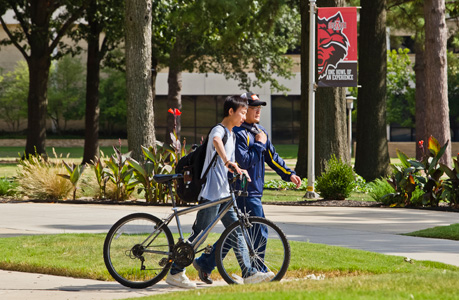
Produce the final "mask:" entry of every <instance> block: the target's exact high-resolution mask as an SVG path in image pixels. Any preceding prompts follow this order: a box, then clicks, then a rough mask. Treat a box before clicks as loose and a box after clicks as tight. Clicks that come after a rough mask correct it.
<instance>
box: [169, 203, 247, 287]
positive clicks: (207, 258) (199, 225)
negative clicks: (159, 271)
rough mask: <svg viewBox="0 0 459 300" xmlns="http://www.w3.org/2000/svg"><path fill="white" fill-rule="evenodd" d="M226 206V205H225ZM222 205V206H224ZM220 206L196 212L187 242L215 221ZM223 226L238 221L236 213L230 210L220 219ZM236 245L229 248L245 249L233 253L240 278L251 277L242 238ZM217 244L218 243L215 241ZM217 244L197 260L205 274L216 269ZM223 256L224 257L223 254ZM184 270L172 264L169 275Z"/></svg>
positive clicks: (239, 238)
mask: <svg viewBox="0 0 459 300" xmlns="http://www.w3.org/2000/svg"><path fill="white" fill-rule="evenodd" d="M209 201H210V200H202V201H201V202H200V203H206V202H209ZM225 204H226V203H225ZM225 204H224V205H225ZM224 205H222V204H219V205H216V206H212V207H209V208H206V209H202V210H200V211H198V213H197V215H196V220H195V221H194V224H193V227H192V232H191V235H190V236H189V237H188V241H189V242H190V243H192V242H193V241H194V239H195V238H196V237H197V236H198V235H199V234H200V233H201V231H203V230H205V229H206V228H207V226H209V224H210V223H211V222H212V221H213V220H214V219H215V217H216V216H217V214H218V212H220V210H221V209H223V206H224ZM221 221H222V223H223V225H224V226H225V228H227V227H228V226H230V225H231V224H233V223H234V222H236V221H238V218H237V216H236V212H235V211H234V210H233V208H231V209H230V210H229V211H228V212H227V213H226V214H225V215H224V216H223V217H222V219H221ZM236 240H237V243H235V244H234V245H231V247H233V248H236V249H240V248H241V247H243V248H245V249H246V250H245V251H244V250H242V251H235V253H236V256H238V257H237V259H238V262H239V265H240V266H241V270H242V277H244V278H245V277H248V276H250V275H253V274H254V273H256V270H254V269H253V268H252V267H251V263H250V258H249V253H248V251H247V248H246V246H245V242H244V241H243V240H242V236H239V234H238V237H237V239H236ZM217 242H218V241H217ZM217 242H216V243H215V244H214V245H213V247H212V251H211V252H210V253H209V254H206V253H204V254H202V255H201V256H200V257H199V258H197V259H196V260H197V263H198V264H199V266H200V267H201V268H202V270H203V271H204V272H206V273H209V274H210V273H211V272H212V270H213V269H215V267H216V262H215V248H216V245H217ZM223 255H226V253H224V254H223ZM184 270H185V269H184V268H180V267H179V266H177V265H176V264H175V263H174V264H172V267H171V274H172V275H175V274H177V273H180V272H182V271H184Z"/></svg>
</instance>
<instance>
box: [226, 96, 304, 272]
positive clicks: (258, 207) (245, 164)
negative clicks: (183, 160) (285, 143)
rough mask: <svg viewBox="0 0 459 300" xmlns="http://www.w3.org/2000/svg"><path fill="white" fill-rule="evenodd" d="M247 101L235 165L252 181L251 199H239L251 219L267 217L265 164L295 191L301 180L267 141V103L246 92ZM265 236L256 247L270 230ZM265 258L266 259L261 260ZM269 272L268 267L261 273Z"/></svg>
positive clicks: (237, 133)
mask: <svg viewBox="0 0 459 300" xmlns="http://www.w3.org/2000/svg"><path fill="white" fill-rule="evenodd" d="M241 97H242V98H244V99H247V103H248V105H249V108H248V110H247V115H246V119H245V122H244V123H243V124H242V125H241V126H240V127H236V128H234V133H235V134H236V162H237V163H238V165H239V167H240V168H242V169H246V170H247V172H248V173H249V176H250V178H251V182H249V183H248V188H247V192H248V197H239V198H238V199H237V205H238V207H239V209H241V210H242V211H243V212H247V213H249V215H251V216H256V217H263V218H264V217H265V213H264V211H263V206H262V204H261V197H262V196H263V187H264V184H265V163H267V164H268V166H270V167H271V168H272V169H273V170H274V171H275V172H276V173H277V174H278V175H279V176H280V177H281V178H282V179H283V180H285V181H291V182H293V183H295V184H296V188H299V187H300V185H301V178H300V177H299V176H297V175H296V173H295V172H294V171H292V170H291V169H290V168H289V167H287V165H286V164H285V162H284V160H283V159H282V158H281V157H280V156H279V155H278V154H277V152H276V149H275V148H274V146H273V144H272V143H271V141H270V140H269V138H268V134H267V132H266V129H265V128H263V126H261V125H259V124H258V123H259V122H260V116H261V107H262V106H265V105H266V102H264V101H261V100H260V99H259V98H258V96H257V95H256V94H254V93H251V92H247V93H244V94H242V95H241ZM262 234H263V236H262V237H259V239H258V240H256V241H255V245H258V244H260V245H263V244H264V243H262V240H263V239H267V238H268V233H267V230H266V229H265V230H264V231H262ZM261 259H263V257H261ZM258 271H262V272H266V267H264V269H262V270H258Z"/></svg>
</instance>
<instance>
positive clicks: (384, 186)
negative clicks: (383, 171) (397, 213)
mask: <svg viewBox="0 0 459 300" xmlns="http://www.w3.org/2000/svg"><path fill="white" fill-rule="evenodd" d="M368 186H369V187H370V191H369V192H368V194H369V195H370V197H371V198H373V199H374V200H375V201H378V202H382V203H383V204H384V205H390V204H392V203H388V202H390V201H391V198H389V197H384V196H387V195H388V194H392V193H393V192H395V190H394V188H393V187H392V186H391V185H390V184H389V183H388V182H387V179H382V178H381V179H376V180H375V181H373V182H370V183H369V184H368Z"/></svg>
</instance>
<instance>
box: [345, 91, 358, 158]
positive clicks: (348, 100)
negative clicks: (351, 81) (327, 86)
mask: <svg viewBox="0 0 459 300" xmlns="http://www.w3.org/2000/svg"><path fill="white" fill-rule="evenodd" d="M355 99H357V98H356V97H354V96H351V95H348V96H346V107H347V110H348V111H349V118H348V125H347V130H348V135H347V136H348V137H349V158H352V109H353V108H354V100H355Z"/></svg>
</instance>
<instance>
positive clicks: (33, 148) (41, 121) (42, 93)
mask: <svg viewBox="0 0 459 300" xmlns="http://www.w3.org/2000/svg"><path fill="white" fill-rule="evenodd" d="M45 43H47V41H46V40H45ZM33 49H35V48H33ZM40 50H42V49H40ZM43 52H45V53H43ZM43 52H42V51H40V53H37V55H32V56H31V57H30V58H29V60H28V65H29V95H28V99H27V105H28V108H27V141H26V148H25V154H26V157H28V156H29V155H35V153H38V154H42V155H46V147H45V143H46V116H47V106H48V77H49V67H50V65H51V59H50V57H49V53H47V52H46V51H45V50H43Z"/></svg>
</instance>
